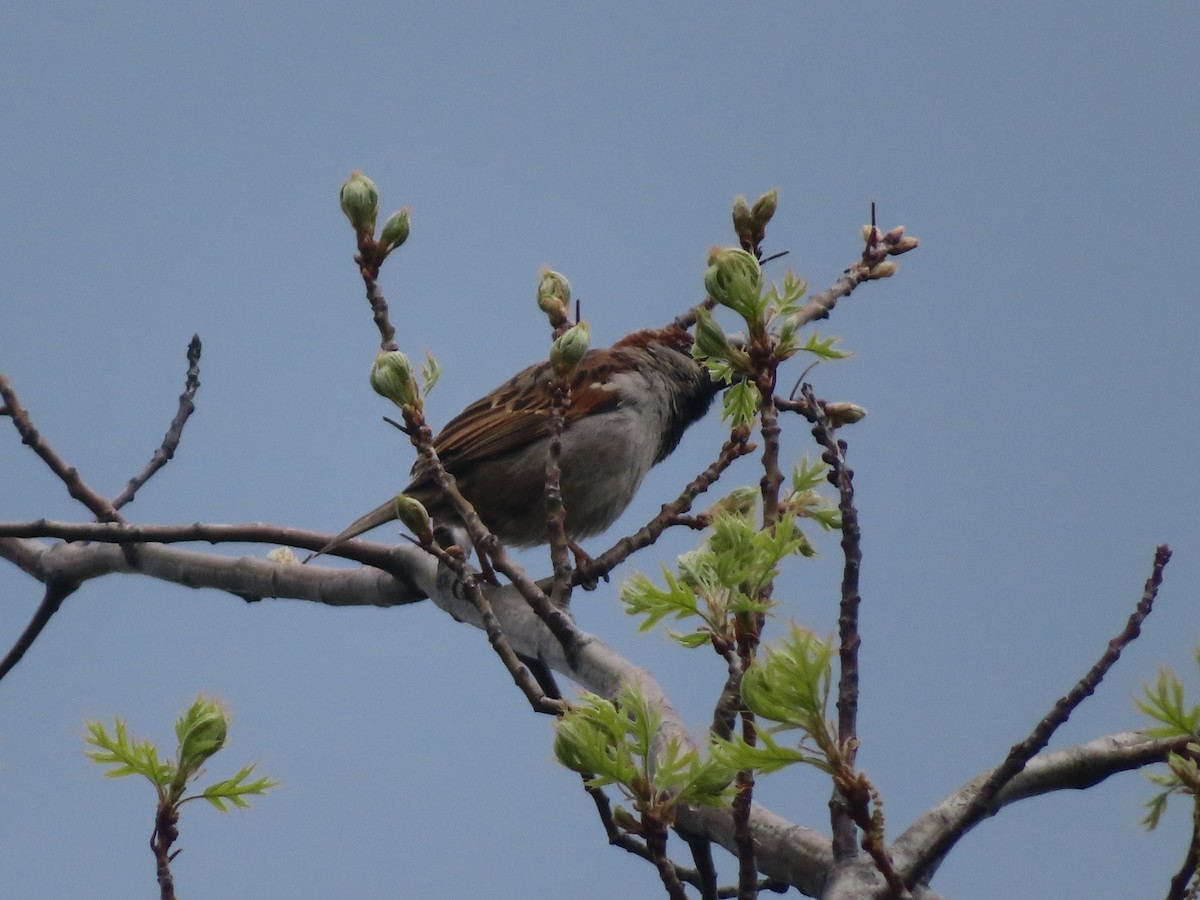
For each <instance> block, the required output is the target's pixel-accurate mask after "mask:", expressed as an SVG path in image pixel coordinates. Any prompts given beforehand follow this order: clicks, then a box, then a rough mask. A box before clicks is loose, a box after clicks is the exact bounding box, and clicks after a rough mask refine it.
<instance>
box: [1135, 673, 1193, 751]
mask: <svg viewBox="0 0 1200 900" xmlns="http://www.w3.org/2000/svg"><path fill="white" fill-rule="evenodd" d="M1143 693H1144V698H1135V699H1134V702H1135V703H1136V704H1137V707H1138V709H1139V710H1140V711H1141V712H1142V713H1143V714H1144V715H1147V716H1149V717H1150V718H1151V719H1154V720H1155V721H1157V722H1161V723H1162V726H1161V727H1158V728H1149V729H1147V733H1148V734H1151V735H1153V736H1154V737H1187V736H1190V735H1196V736H1200V706H1192V707H1190V708H1185V706H1184V703H1183V684H1182V682H1180V680H1179V678H1178V676H1176V675H1175V673H1174V672H1172V671H1171V670H1170V669H1166V668H1162V669H1159V670H1158V677H1157V678H1156V679H1155V681H1154V686H1153V687H1145V688H1144V689H1143Z"/></svg>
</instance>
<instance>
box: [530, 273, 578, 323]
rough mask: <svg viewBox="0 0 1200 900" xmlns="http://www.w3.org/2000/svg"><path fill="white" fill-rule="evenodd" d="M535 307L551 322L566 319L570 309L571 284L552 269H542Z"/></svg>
mask: <svg viewBox="0 0 1200 900" xmlns="http://www.w3.org/2000/svg"><path fill="white" fill-rule="evenodd" d="M537 305H538V309H540V310H541V311H542V312H544V313H545V314H546V315H547V316H549V317H550V319H551V320H552V321H553V320H555V319H559V318H566V316H567V315H568V312H569V310H570V308H571V282H569V281H567V278H566V276H565V275H563V274H561V273H559V272H555V271H554V270H553V269H542V272H541V277H540V278H539V279H538V287H537Z"/></svg>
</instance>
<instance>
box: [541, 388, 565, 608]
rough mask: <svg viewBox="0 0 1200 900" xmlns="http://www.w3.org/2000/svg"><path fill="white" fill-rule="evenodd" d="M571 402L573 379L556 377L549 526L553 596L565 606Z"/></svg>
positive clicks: (548, 480)
mask: <svg viewBox="0 0 1200 900" xmlns="http://www.w3.org/2000/svg"><path fill="white" fill-rule="evenodd" d="M570 402H571V386H570V382H569V381H568V380H567V379H566V378H564V377H561V376H560V377H556V378H555V379H554V383H553V384H552V385H551V386H550V444H549V446H548V447H547V450H546V529H547V532H548V534H549V536H550V564H551V568H552V569H553V571H554V579H553V581H552V583H551V587H550V600H551V602H552V603H553V604H554V605H555V606H557V607H560V608H561V607H565V606H566V605H567V603H569V602H570V599H571V560H570V556H569V553H568V551H567V511H566V509H564V508H563V496H562V467H561V466H560V465H559V461H560V459H561V458H562V436H563V427H564V425H565V423H566V416H567V406H568V405H569V404H570Z"/></svg>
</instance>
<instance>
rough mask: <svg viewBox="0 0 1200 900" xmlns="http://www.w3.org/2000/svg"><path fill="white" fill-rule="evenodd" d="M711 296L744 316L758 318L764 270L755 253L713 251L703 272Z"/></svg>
mask: <svg viewBox="0 0 1200 900" xmlns="http://www.w3.org/2000/svg"><path fill="white" fill-rule="evenodd" d="M704 288H705V290H707V291H708V295H709V296H710V297H712V298H713V299H714V300H716V301H717V302H718V303H720V304H721V305H722V306H727V307H729V308H730V309H732V310H733V311H734V312H737V313H738V314H739V315H741V316H743V317H751V316H755V315H757V303H758V299H759V297H758V294H759V291H760V290H761V288H762V268H761V267H760V266H759V264H758V260H757V259H755V258H754V254H752V253H747V252H746V251H745V250H742V249H735V248H729V249H725V250H720V249H718V250H714V251H713V252H712V253H711V254H709V257H708V271H706V272H705V273H704Z"/></svg>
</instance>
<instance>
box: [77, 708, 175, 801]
mask: <svg viewBox="0 0 1200 900" xmlns="http://www.w3.org/2000/svg"><path fill="white" fill-rule="evenodd" d="M85 725H86V727H87V730H88V733H87V734H86V735H85V736H84V740H85V741H86V742H87V743H88V744H91V745H92V746H93V747H96V748H98V749H97V750H94V751H89V752H88V753H87V757H88V758H89V759H90V760H92V761H93V762H95V763H98V764H99V765H104V766H113V767H114V768H112V769H111V770H109V771H108V772H105V773H104V774H105V775H106V776H107V777H109V778H122V777H124V776H126V775H141V776H142V777H144V778H146V779H147V780H148V781H149V782H150V783H151V784H153V785H154V786H155V787H156V788H161V787H165V786H166V785H168V784H170V783H171V780H172V779H173V778H174V777H175V767H174V766H173V765H171V764H170V763H168V764H165V765H164V764H162V763H160V762H159V761H158V750H157V749H156V748H155V746H154V745H153V744H151V743H150V742H149V741H147V740H140V741H130V739H129V734H128V732H126V730H125V723H124V722H122V721H121V720H120V719H119V718H115V719H114V720H113V734H112V735H111V736H110V735H109V734H108V732H107V730H106V729H105V727H104V725H103V723H101V722H93V721H89V722H86V723H85Z"/></svg>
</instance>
